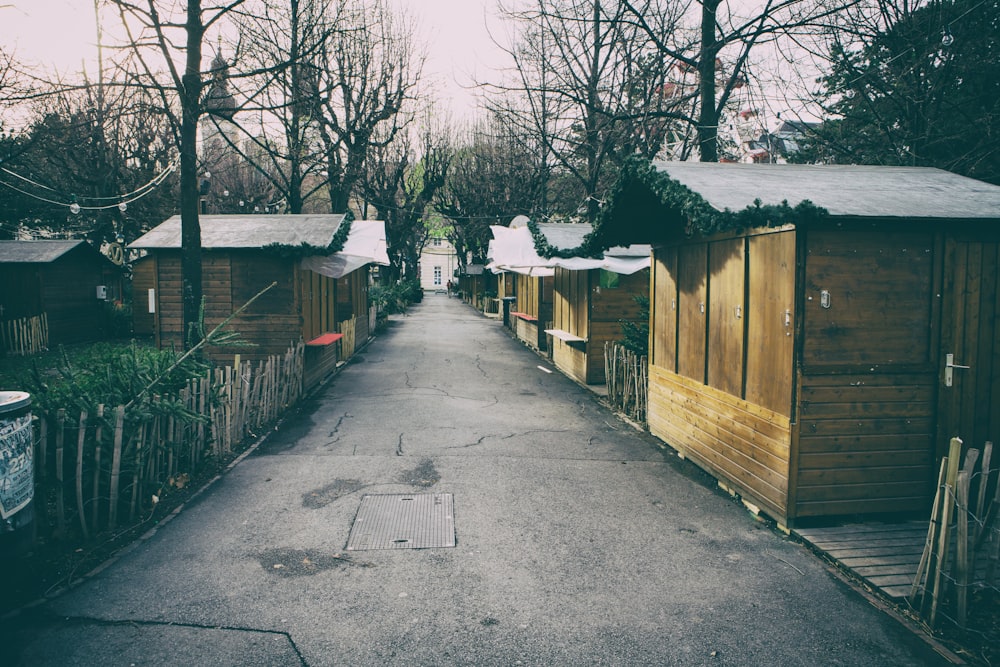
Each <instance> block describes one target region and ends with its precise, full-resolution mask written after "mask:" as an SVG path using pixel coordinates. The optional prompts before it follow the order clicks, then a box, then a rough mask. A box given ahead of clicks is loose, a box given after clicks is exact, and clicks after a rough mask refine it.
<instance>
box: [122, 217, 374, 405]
mask: <svg viewBox="0 0 1000 667" xmlns="http://www.w3.org/2000/svg"><path fill="white" fill-rule="evenodd" d="M200 223H201V243H202V280H203V292H204V295H205V326H206V329H209V330H210V329H211V328H212V327H214V326H216V325H218V324H219V323H220V322H221V321H222V320H224V319H225V318H226V317H228V316H229V315H230V314H231V313H233V312H234V311H235V310H237V309H238V308H240V307H241V306H242V305H243V304H245V303H246V302H247V301H249V300H250V299H251V298H252V297H254V295H256V294H257V293H258V292H260V291H261V290H263V289H264V288H265V287H267V286H268V285H270V284H271V283H272V282H276V283H277V285H276V286H275V287H274V288H272V289H270V290H269V291H267V292H265V293H264V294H263V295H262V296H261V297H260V298H259V299H257V300H256V301H255V302H254V303H253V304H252V305H251V306H250V307H249V308H248V309H247V310H246V311H244V312H243V313H242V314H241V315H239V316H238V317H237V318H236V319H234V320H233V322H232V323H231V324H230V325H229V328H230V329H231V330H233V331H238V332H239V333H240V334H241V336H242V339H243V340H245V341H246V342H248V343H252V344H253V347H244V348H229V347H222V348H215V349H210V350H209V352H208V354H209V356H210V357H211V358H213V359H218V360H220V361H228V360H230V359H231V358H232V356H233V354H234V353H236V352H238V353H239V354H240V355H241V357H242V358H243V359H252V360H259V359H263V358H266V357H267V356H269V355H272V354H282V353H284V352H285V351H286V350H287V349H288V347H289V346H290V345H293V344H295V343H297V342H298V341H300V340H301V341H305V343H306V359H305V363H306V368H305V384H306V388H307V389H308V388H310V387H312V386H314V385H315V384H317V383H318V382H319V381H320V380H322V379H323V377H325V376H326V375H328V374H329V373H330V372H331V371H332V370H333V369H334V368H335V367H336V364H337V362H338V361H339V360H343V359H346V358H347V357H349V356H350V355H351V354H353V352H354V349H355V346H356V345H360V344H361V343H363V342H364V341H366V340H367V339H368V338H369V336H370V334H371V331H370V321H371V317H370V312H369V306H368V284H369V268H370V265H371V264H374V263H378V264H388V256H387V255H386V250H385V226H384V224H383V223H382V222H381V221H371V220H355V221H348V220H346V219H345V216H344V215H339V214H338V215H249V216H240V215H218V216H213V215H208V216H201V217H200ZM131 247H132V248H135V249H143V250H146V251H148V253H149V255H148V256H147V257H145V258H143V259H142V260H140V261H139V262H137V263H136V265H135V268H134V281H133V293H134V298H135V305H134V308H133V311H134V312H135V317H136V323H135V327H136V330H137V331H140V330H142V328H143V327H146V328H148V329H149V330H150V331H151V333H152V334H153V335H154V336H155V339H156V342H157V345H159V346H160V347H163V346H167V345H175V346H180V345H181V344H182V342H183V341H182V331H181V322H182V312H181V306H182V304H181V264H180V260H181V255H180V247H181V241H180V217H179V216H174V217H172V218H170V219H168V220H167V221H166V222H164V223H162V224H161V225H159V226H158V227H156V228H154V229H152V230H150V231H149V232H148V233H146V234H145V235H143V236H142V237H140V238H139V239H137V240H136V241H134V242H133V243H132V244H131ZM150 318H151V319H150Z"/></svg>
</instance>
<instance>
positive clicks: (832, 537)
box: [792, 521, 928, 600]
mask: <svg viewBox="0 0 1000 667" xmlns="http://www.w3.org/2000/svg"><path fill="white" fill-rule="evenodd" d="M927 527H928V522H927V521H908V522H905V523H858V524H848V525H844V526H834V527H829V528H796V529H794V530H793V531H792V532H793V533H794V534H795V535H797V536H798V537H799V538H801V539H802V540H804V541H805V542H808V543H809V544H811V545H812V546H813V547H815V548H816V549H818V550H819V551H822V552H823V553H825V554H826V555H827V556H829V557H830V558H832V559H833V560H835V561H837V563H839V564H840V565H842V566H843V567H844V568H846V569H848V570H850V571H852V572H853V573H855V574H856V575H858V576H859V577H861V578H862V579H864V580H865V581H866V582H867V583H868V584H870V585H871V586H872V587H874V588H878V589H879V590H881V591H882V592H883V593H884V594H886V595H887V596H889V597H890V598H892V599H894V600H899V599H902V598H905V597H906V596H907V595H909V594H910V587H911V586H912V584H913V577H914V576H916V573H917V565H918V564H919V563H920V554H921V553H923V550H924V543H925V542H926V540H927Z"/></svg>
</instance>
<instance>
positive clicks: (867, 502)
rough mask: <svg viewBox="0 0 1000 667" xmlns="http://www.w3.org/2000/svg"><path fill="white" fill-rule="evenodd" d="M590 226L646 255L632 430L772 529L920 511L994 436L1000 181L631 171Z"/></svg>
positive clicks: (855, 170) (667, 167) (907, 173)
mask: <svg viewBox="0 0 1000 667" xmlns="http://www.w3.org/2000/svg"><path fill="white" fill-rule="evenodd" d="M599 235H600V236H601V238H602V243H604V244H613V243H622V242H636V241H644V242H652V243H653V244H654V250H653V266H652V280H651V283H652V287H651V294H652V296H651V308H650V310H651V313H650V327H651V341H650V343H651V349H650V379H649V406H648V424H649V428H650V431H651V432H652V433H653V434H655V435H657V436H659V437H660V438H662V439H663V440H664V441H666V442H667V443H668V444H669V445H671V446H673V447H674V448H676V449H677V450H678V451H679V452H681V453H682V454H683V455H685V456H687V457H689V458H690V459H692V460H693V461H695V462H697V463H698V464H699V465H700V466H702V467H704V468H705V469H707V470H708V471H710V472H711V473H713V474H714V475H715V476H716V477H718V478H719V479H720V481H721V482H722V483H724V484H725V485H727V486H729V487H730V489H731V490H733V491H734V492H736V493H738V494H740V495H741V496H742V497H743V498H744V499H745V500H747V501H749V502H750V503H753V504H755V505H757V506H758V507H760V508H761V509H762V510H763V511H765V512H766V513H768V514H769V515H771V516H772V517H774V518H775V519H776V520H778V521H779V522H781V523H783V524H785V525H787V526H791V525H792V524H793V522H797V521H798V522H801V521H803V520H806V519H810V518H816V517H832V516H844V515H867V514H883V513H911V512H918V511H919V512H923V511H925V510H927V509H928V508H929V504H930V501H931V499H932V497H933V494H934V485H935V478H936V470H937V467H938V462H939V460H940V458H941V456H942V455H943V454H944V453H945V450H946V448H947V444H948V441H949V439H950V438H951V437H952V436H958V437H961V438H962V439H963V440H964V441H965V442H966V443H967V444H973V443H976V445H975V446H981V445H982V443H983V441H985V440H994V441H996V440H997V438H998V436H1000V342H998V337H1000V331H998V329H997V315H998V313H1000V290H998V277H997V274H998V272H997V268H998V264H1000V187H997V186H993V185H989V184H986V183H982V182H979V181H975V180H972V179H968V178H963V177H960V176H956V175H954V174H950V173H948V172H945V171H941V170H936V169H923V168H905V167H864V166H808V165H739V164H700V163H672V162H657V163H654V164H652V165H650V164H642V163H633V164H632V165H630V166H629V167H628V168H626V170H625V171H624V172H623V173H622V177H621V180H620V181H619V182H618V184H617V187H616V188H615V191H614V193H613V195H612V197H611V199H610V201H609V204H608V206H607V207H606V209H605V210H604V212H603V217H602V219H601V221H600V233H599Z"/></svg>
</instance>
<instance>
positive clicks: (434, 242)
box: [431, 238, 441, 248]
mask: <svg viewBox="0 0 1000 667" xmlns="http://www.w3.org/2000/svg"><path fill="white" fill-rule="evenodd" d="M431 245H432V246H435V247H438V248H440V247H441V239H437V238H436V239H432V240H431Z"/></svg>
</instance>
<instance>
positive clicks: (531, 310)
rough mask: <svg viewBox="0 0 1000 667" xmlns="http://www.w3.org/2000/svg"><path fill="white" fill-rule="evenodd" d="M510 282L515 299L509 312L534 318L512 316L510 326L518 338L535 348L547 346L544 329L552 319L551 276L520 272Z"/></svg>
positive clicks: (540, 348)
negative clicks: (512, 283) (529, 274)
mask: <svg viewBox="0 0 1000 667" xmlns="http://www.w3.org/2000/svg"><path fill="white" fill-rule="evenodd" d="M511 275H514V276H516V278H514V280H513V281H512V282H515V283H516V284H515V285H514V295H515V296H516V297H517V300H516V301H515V302H514V303H513V304H512V305H511V312H516V313H524V314H526V315H530V316H531V317H534V318H535V319H534V320H528V319H523V318H520V317H516V316H515V317H513V318H512V319H511V327H512V328H513V329H514V332H515V334H516V335H517V337H518V339H520V340H522V341H524V342H525V343H527V344H528V345H530V346H531V347H533V348H535V349H537V350H543V351H544V350H545V349H546V347H547V342H546V338H547V336H546V335H545V329H546V328H547V327H548V323H550V322H551V320H552V282H553V281H552V278H551V277H548V278H546V277H539V276H526V275H523V274H520V273H517V274H511Z"/></svg>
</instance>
